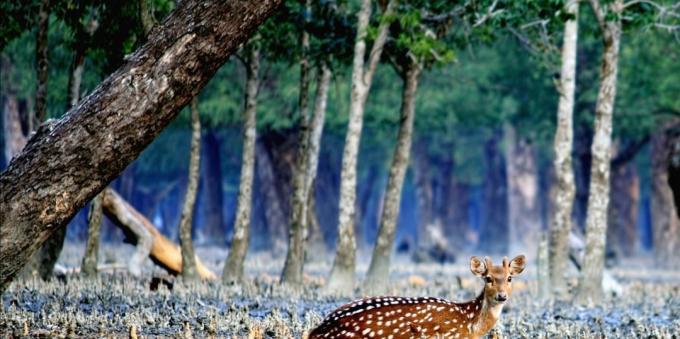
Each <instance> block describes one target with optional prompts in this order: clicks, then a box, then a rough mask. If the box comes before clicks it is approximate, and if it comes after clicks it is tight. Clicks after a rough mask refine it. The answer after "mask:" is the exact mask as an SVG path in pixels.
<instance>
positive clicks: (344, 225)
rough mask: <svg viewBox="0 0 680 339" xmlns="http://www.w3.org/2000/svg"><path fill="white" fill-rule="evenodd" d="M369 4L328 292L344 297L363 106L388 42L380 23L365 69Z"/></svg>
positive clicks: (362, 16) (364, 7)
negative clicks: (334, 292)
mask: <svg viewBox="0 0 680 339" xmlns="http://www.w3.org/2000/svg"><path fill="white" fill-rule="evenodd" d="M397 2H398V0H390V2H389V3H388V5H387V8H386V9H385V12H384V13H383V16H384V17H390V16H392V15H393V13H394V12H395V10H396V6H397ZM371 5H372V4H371V1H369V0H363V1H362V2H361V9H360V10H359V13H358V14H357V21H358V24H357V35H356V41H355V43H354V60H353V65H352V93H351V96H350V109H349V124H348V126H347V136H346V138H345V148H344V151H343V154H342V172H341V175H340V203H339V209H340V213H339V215H338V240H337V245H336V253H335V260H334V262H333V268H332V270H331V274H330V277H329V279H328V286H327V288H328V290H329V291H336V292H338V293H341V294H347V293H349V292H350V291H351V290H352V289H353V288H354V275H355V267H356V239H355V237H354V222H355V218H354V217H355V214H356V183H357V154H358V152H359V140H360V138H361V126H362V124H363V116H364V106H365V104H366V98H367V96H368V91H369V89H370V88H371V81H372V79H373V74H374V73H375V69H376V67H377V65H378V62H379V61H380V55H381V54H382V49H383V46H384V45H385V41H387V34H388V28H389V26H390V24H389V22H390V21H389V20H381V23H380V26H379V27H378V34H377V36H376V38H375V41H374V42H373V47H372V48H371V52H370V54H369V60H368V67H364V58H365V57H366V55H365V54H366V35H367V34H368V20H369V18H370V16H371Z"/></svg>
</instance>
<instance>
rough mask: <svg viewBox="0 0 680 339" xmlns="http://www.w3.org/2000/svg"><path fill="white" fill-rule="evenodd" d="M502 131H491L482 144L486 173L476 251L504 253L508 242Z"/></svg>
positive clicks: (506, 186)
mask: <svg viewBox="0 0 680 339" xmlns="http://www.w3.org/2000/svg"><path fill="white" fill-rule="evenodd" d="M502 140H503V130H502V129H501V128H499V129H497V130H495V131H494V132H493V135H492V136H491V138H490V139H489V140H488V141H487V142H486V145H485V146H484V154H485V159H486V174H485V178H486V180H485V181H484V211H485V212H484V213H483V215H482V224H481V228H480V231H479V244H478V247H479V248H480V250H482V251H485V252H491V253H507V251H508V249H509V246H508V245H509V243H510V234H509V230H508V181H507V172H506V170H505V166H506V165H505V157H504V154H503V152H502V151H501V149H500V148H501V141H502Z"/></svg>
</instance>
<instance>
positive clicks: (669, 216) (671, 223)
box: [651, 120, 680, 269]
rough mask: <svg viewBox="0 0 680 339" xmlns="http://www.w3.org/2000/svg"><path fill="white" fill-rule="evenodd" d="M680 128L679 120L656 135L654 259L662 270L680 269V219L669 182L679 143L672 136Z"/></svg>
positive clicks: (653, 149)
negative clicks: (670, 133)
mask: <svg viewBox="0 0 680 339" xmlns="http://www.w3.org/2000/svg"><path fill="white" fill-rule="evenodd" d="M679 126H680V123H678V121H677V120H675V121H670V122H667V123H665V124H663V125H661V126H660V127H659V128H658V130H656V131H654V133H652V197H651V198H652V199H651V200H652V225H653V226H652V227H653V229H652V231H653V234H654V237H653V240H654V258H655V261H656V264H657V265H658V266H659V267H664V268H671V269H672V268H675V269H677V268H679V267H680V260H678V259H679V258H680V255H678V253H680V219H678V216H677V214H676V206H675V202H674V201H673V192H672V191H671V187H670V185H669V182H668V168H669V165H670V156H671V150H672V149H673V144H674V143H675V142H677V140H674V139H673V138H671V137H670V136H669V132H670V130H671V129H677V128H678V127H679Z"/></svg>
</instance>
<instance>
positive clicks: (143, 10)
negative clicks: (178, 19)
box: [139, 0, 181, 36]
mask: <svg viewBox="0 0 680 339" xmlns="http://www.w3.org/2000/svg"><path fill="white" fill-rule="evenodd" d="M147 1H149V0H139V21H140V22H141V23H142V29H143V30H144V36H148V35H149V32H151V29H152V28H153V26H154V25H155V24H156V19H155V18H154V16H153V3H147ZM149 2H150V1H149ZM180 2H181V1H180V0H176V1H175V3H176V4H179V3H180ZM149 5H151V6H149Z"/></svg>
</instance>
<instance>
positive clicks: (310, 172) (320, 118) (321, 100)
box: [305, 63, 332, 253]
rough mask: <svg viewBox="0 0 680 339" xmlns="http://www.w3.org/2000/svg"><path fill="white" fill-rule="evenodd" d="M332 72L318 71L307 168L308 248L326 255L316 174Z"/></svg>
mask: <svg viewBox="0 0 680 339" xmlns="http://www.w3.org/2000/svg"><path fill="white" fill-rule="evenodd" d="M331 75H332V73H331V70H330V68H328V65H327V64H326V63H322V65H321V66H320V68H319V70H318V75H317V77H318V78H317V80H316V98H315V101H314V113H313V114H312V121H311V122H310V125H309V131H310V132H309V148H308V152H309V167H308V168H307V180H306V181H307V182H306V184H305V185H306V190H307V221H308V223H309V225H310V228H311V229H310V236H309V237H308V240H307V242H308V248H310V249H311V250H313V251H314V253H325V252H326V244H325V242H324V238H323V234H322V229H321V225H320V224H319V220H318V218H317V216H316V198H315V196H314V195H315V194H316V190H315V189H314V186H315V183H316V173H317V170H318V168H319V151H320V150H321V135H322V134H323V127H324V123H325V121H326V107H327V104H328V89H329V87H330V83H331Z"/></svg>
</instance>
